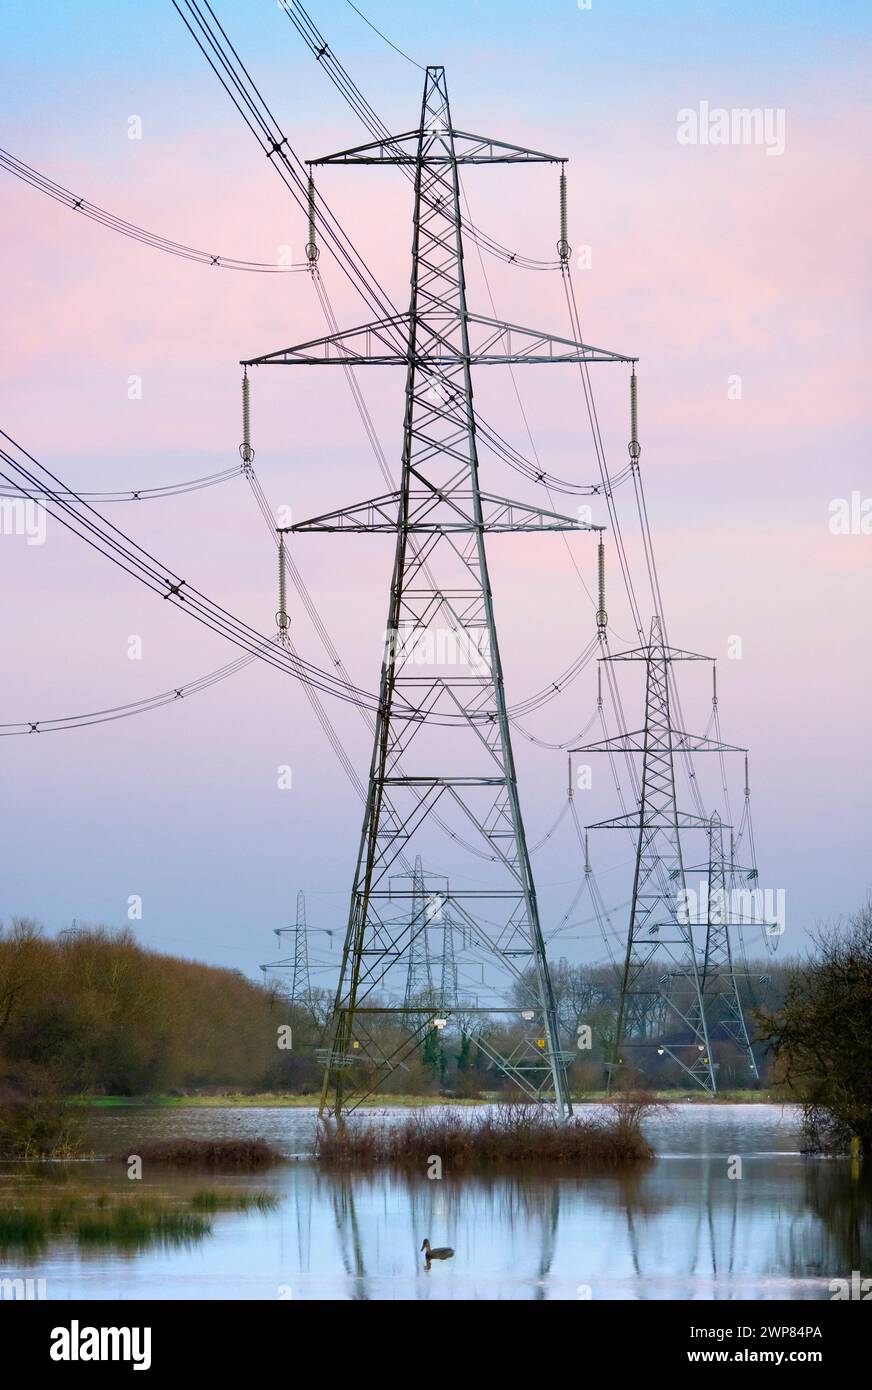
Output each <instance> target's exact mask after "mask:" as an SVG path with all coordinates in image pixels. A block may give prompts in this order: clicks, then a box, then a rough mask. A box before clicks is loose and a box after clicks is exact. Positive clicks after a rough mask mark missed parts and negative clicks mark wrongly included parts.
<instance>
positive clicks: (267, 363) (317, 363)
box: [241, 304, 707, 660]
mask: <svg viewBox="0 0 872 1390" xmlns="http://www.w3.org/2000/svg"><path fill="white" fill-rule="evenodd" d="M461 329H463V330H464V337H465V338H466V341H461V332H460V330H461ZM475 329H478V330H480V331H479V332H478V333H477V334H475V333H474V332H473V330H475ZM373 343H375V344H376V345H377V346H376V349H375V351H374V350H373ZM637 360H638V359H637V358H635V357H628V356H626V355H624V354H623V353H620V352H611V351H610V350H609V349H608V348H600V347H594V346H593V345H592V344H591V343H580V342H578V341H577V340H576V339H574V338H563V337H561V336H560V335H559V334H556V333H547V332H544V331H543V330H541V329H538V328H524V327H522V326H521V325H520V324H516V323H505V322H504V321H503V320H501V319H492V318H488V317H487V316H486V315H484V314H475V313H471V312H469V311H467V313H466V314H465V315H464V316H463V317H461V315H460V313H459V312H458V311H457V310H456V309H452V308H449V307H447V306H446V307H443V306H442V305H441V304H439V305H438V306H437V307H436V308H435V309H430V310H429V311H428V312H427V313H426V314H422V316H421V319H420V321H419V323H418V324H417V326H416V332H415V334H414V335H413V334H412V332H411V317H410V315H409V314H407V313H406V314H393V315H391V316H390V317H388V318H384V319H375V320H374V321H373V322H372V323H364V324H360V325H358V326H357V327H355V328H346V329H344V330H342V331H341V332H339V333H331V334H329V335H328V336H326V337H323V338H312V339H311V340H310V341H308V342H305V343H298V344H296V345H295V346H293V347H287V348H280V349H279V350H278V351H276V352H269V353H264V354H263V355H262V356H259V357H250V358H248V359H247V360H246V361H244V362H243V363H242V364H241V365H242V366H244V367H335V366H340V367H348V366H354V367H391V366H394V367H398V366H399V367H408V366H410V365H415V366H418V367H420V368H422V369H424V370H425V371H426V370H427V369H433V368H437V369H438V368H443V367H461V366H464V365H465V364H467V363H469V364H471V365H472V366H479V367H493V366H506V365H510V364H514V363H528V364H531V365H539V364H543V363H546V362H551V363H579V362H586V363H596V362H624V363H634V362H636V361H637ZM440 386H441V387H442V389H443V390H444V389H445V386H444V383H440V381H439V378H438V376H437V377H436V380H435V382H434V386H433V389H434V390H439V389H440ZM425 389H426V388H425ZM613 659H618V658H613ZM700 659H701V660H702V659H707V658H700Z"/></svg>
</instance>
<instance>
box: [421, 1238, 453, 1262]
mask: <svg viewBox="0 0 872 1390" xmlns="http://www.w3.org/2000/svg"><path fill="white" fill-rule="evenodd" d="M421 1249H422V1250H423V1251H424V1259H425V1260H426V1261H427V1263H428V1264H429V1263H430V1261H431V1260H450V1259H453V1257H454V1251H453V1250H452V1248H451V1246H450V1245H437V1246H436V1249H435V1250H433V1249H432V1248H431V1246H430V1242H429V1240H425V1241H424V1244H423V1245H422V1246H421Z"/></svg>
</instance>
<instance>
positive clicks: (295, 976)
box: [261, 889, 312, 1004]
mask: <svg viewBox="0 0 872 1390" xmlns="http://www.w3.org/2000/svg"><path fill="white" fill-rule="evenodd" d="M274 931H275V934H276V936H277V937H278V939H279V941H281V939H282V937H283V936H287V935H288V934H289V933H290V934H292V935H293V938H294V954H293V955H292V956H290V957H288V958H286V959H284V960H275V961H270V962H269V964H267V965H262V966H261V970H262V971H263V972H264V974H266V972H267V971H268V970H282V971H287V972H288V973H289V974H290V977H291V983H290V987H289V988H286V989H283V990H282V991H281V992H282V996H283V998H285V999H287V1000H288V1001H289V1002H290V1003H291V1004H296V1003H304V1004H308V1003H310V1002H311V999H312V982H311V979H310V976H309V928H308V924H307V922H306V895H305V893H304V892H303V891H302V889H301V890H300V892H299V893H298V894H297V920H296V922H295V924H294V926H292V927H275V928H274Z"/></svg>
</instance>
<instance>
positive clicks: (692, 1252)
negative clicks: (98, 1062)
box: [0, 1105, 872, 1301]
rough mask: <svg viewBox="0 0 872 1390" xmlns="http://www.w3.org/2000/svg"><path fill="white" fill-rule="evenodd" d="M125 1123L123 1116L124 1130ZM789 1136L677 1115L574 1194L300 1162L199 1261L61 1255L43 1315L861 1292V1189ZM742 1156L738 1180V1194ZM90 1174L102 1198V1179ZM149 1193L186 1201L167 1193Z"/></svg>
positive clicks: (173, 1187) (763, 1116)
mask: <svg viewBox="0 0 872 1390" xmlns="http://www.w3.org/2000/svg"><path fill="white" fill-rule="evenodd" d="M204 1116H207V1117H208V1118H205V1119H204V1118H203V1117H204ZM167 1118H168V1117H167V1115H166V1112H164V1116H163V1117H161V1116H155V1115H153V1114H152V1115H151V1116H148V1117H143V1119H142V1120H141V1121H140V1125H141V1126H142V1125H144V1126H145V1127H146V1128H148V1129H149V1131H150V1132H149V1133H147V1134H146V1133H143V1134H142V1137H143V1138H146V1137H149V1138H150V1137H153V1134H154V1133H156V1132H162V1133H163V1134H166V1133H167V1123H166V1122H167ZM192 1121H193V1122H194V1123H195V1124H196V1129H193V1125H192ZM136 1123H137V1122H136V1120H135V1118H134V1117H131V1116H130V1115H129V1112H128V1113H125V1115H124V1116H123V1119H122V1124H123V1126H124V1127H126V1128H128V1129H129V1128H130V1127H131V1126H133V1127H134V1128H135V1127H136ZM312 1123H313V1120H312V1117H311V1115H309V1114H304V1115H301V1114H300V1113H299V1112H293V1113H292V1112H287V1111H285V1112H282V1111H271V1112H252V1111H244V1112H231V1113H228V1112H220V1111H219V1112H215V1111H209V1112H205V1111H200V1112H198V1111H190V1112H187V1115H186V1116H184V1115H183V1116H182V1117H181V1118H180V1117H179V1115H178V1112H175V1113H173V1115H172V1120H171V1125H172V1126H174V1127H175V1132H176V1133H180V1132H187V1133H191V1132H192V1129H193V1132H199V1133H210V1134H212V1135H219V1134H228V1133H248V1134H249V1135H264V1136H265V1137H268V1138H270V1139H271V1140H272V1141H273V1142H279V1143H281V1144H282V1146H283V1147H284V1148H285V1151H286V1152H300V1151H301V1150H302V1149H304V1148H305V1147H307V1146H308V1138H307V1134H308V1135H310V1134H311V1126H312ZM307 1126H308V1130H307ZM98 1127H100V1128H101V1134H102V1139H103V1142H102V1143H98V1144H96V1145H95V1146H96V1147H97V1148H98V1150H99V1151H103V1152H106V1151H109V1150H110V1149H111V1148H114V1149H116V1150H117V1148H118V1142H117V1141H118V1137H119V1136H118V1135H117V1133H114V1132H112V1131H113V1125H112V1119H111V1116H110V1117H108V1118H107V1115H106V1112H103V1115H102V1116H101V1117H100V1120H99V1126H98ZM795 1130H796V1120H795V1118H794V1116H793V1115H792V1114H791V1113H790V1112H789V1111H782V1110H781V1109H780V1108H778V1107H772V1106H742V1107H726V1106H723V1107H717V1106H696V1105H694V1106H688V1107H685V1108H681V1109H678V1110H676V1112H675V1113H674V1114H673V1115H672V1116H671V1117H658V1118H657V1119H656V1122H655V1124H654V1126H652V1132H651V1137H652V1141H653V1142H654V1144H655V1147H656V1149H657V1152H658V1158H657V1159H656V1160H655V1161H654V1162H653V1163H651V1164H648V1165H644V1166H642V1167H640V1168H636V1169H632V1170H628V1171H626V1172H623V1173H620V1174H587V1175H584V1176H580V1177H579V1176H570V1175H567V1174H557V1175H554V1174H551V1173H549V1174H544V1173H530V1174H526V1175H514V1174H512V1175H507V1174H490V1175H488V1174H481V1175H478V1176H470V1175H466V1176H463V1177H462V1178H458V1179H456V1180H455V1179H453V1178H452V1176H451V1174H450V1173H446V1175H445V1177H444V1178H443V1179H442V1180H434V1181H430V1180H428V1179H427V1178H426V1176H425V1175H423V1174H422V1175H421V1176H420V1177H415V1176H407V1175H399V1174H392V1173H382V1172H380V1173H369V1174H342V1175H331V1174H328V1173H325V1172H323V1171H321V1170H319V1169H318V1168H317V1167H316V1166H315V1165H314V1164H311V1163H292V1164H290V1165H288V1167H287V1168H283V1169H280V1170H276V1171H274V1172H272V1173H270V1174H269V1175H268V1176H267V1177H264V1176H263V1175H261V1176H259V1177H258V1179H257V1182H256V1186H257V1187H258V1188H263V1187H264V1186H266V1187H268V1188H269V1190H270V1191H271V1192H272V1193H273V1195H274V1196H275V1197H276V1198H277V1205H276V1207H275V1209H274V1210H273V1211H271V1212H268V1213H265V1214H264V1213H256V1212H251V1213H239V1214H228V1215H225V1216H222V1217H221V1218H220V1219H219V1220H217V1221H216V1222H215V1225H214V1230H213V1233H212V1235H211V1236H209V1237H207V1238H206V1239H205V1240H204V1241H203V1242H201V1243H200V1244H199V1245H198V1246H197V1248H196V1249H185V1250H176V1249H163V1250H160V1251H145V1252H143V1253H142V1254H140V1255H137V1256H136V1258H135V1259H134V1260H130V1259H129V1258H128V1259H127V1260H121V1259H119V1258H116V1257H113V1256H112V1255H109V1254H107V1255H105V1256H92V1257H89V1259H88V1260H87V1262H85V1261H83V1260H82V1259H80V1258H78V1257H77V1256H76V1254H75V1252H73V1251H70V1250H68V1249H63V1248H53V1249H52V1250H51V1251H50V1253H49V1254H48V1255H47V1256H45V1257H44V1258H43V1259H42V1266H43V1267H40V1268H39V1269H38V1271H37V1272H38V1273H39V1274H41V1275H42V1274H46V1275H48V1276H49V1279H50V1293H49V1296H50V1297H117V1296H119V1294H121V1295H127V1296H130V1297H134V1296H135V1297H145V1298H148V1297H171V1298H172V1297H181V1298H209V1297H236V1298H240V1297H241V1298H276V1297H279V1296H280V1295H279V1293H278V1290H279V1289H280V1288H289V1289H290V1290H291V1296H292V1297H293V1298H294V1299H296V1300H299V1299H324V1298H339V1299H351V1300H360V1301H367V1300H380V1299H386V1298H391V1299H396V1298H400V1299H463V1300H473V1299H494V1298H511V1299H521V1300H526V1299H535V1300H544V1299H576V1298H587V1297H590V1298H592V1299H593V1300H596V1299H603V1298H606V1299H610V1298H621V1299H663V1298H680V1299H709V1298H717V1299H729V1298H829V1297H830V1290H829V1287H828V1286H829V1281H830V1280H832V1279H834V1278H849V1277H850V1274H851V1271H852V1270H860V1271H862V1272H863V1273H864V1274H865V1276H866V1277H869V1276H870V1275H872V1173H868V1172H867V1173H866V1174H865V1175H864V1174H863V1173H861V1174H860V1175H859V1176H855V1175H852V1171H851V1165H850V1162H849V1161H842V1160H836V1161H826V1160H814V1159H807V1158H802V1157H801V1156H800V1154H799V1153H798V1147H799V1145H798V1142H797V1139H796V1134H795ZM655 1131H656V1132H655ZM140 1132H141V1130H140ZM125 1137H129V1136H125ZM110 1138H112V1139H113V1142H112V1143H111V1144H110V1143H109V1142H108V1141H109V1139H110ZM736 1157H740V1158H741V1160H742V1162H741V1177H730V1176H729V1175H730V1172H731V1171H735V1170H736V1166H737V1165H736V1164H735V1159H736ZM91 1168H92V1169H93V1170H94V1171H93V1175H92V1176H91V1178H90V1180H91V1181H94V1182H95V1183H99V1184H101V1185H105V1184H106V1181H107V1174H106V1166H105V1165H103V1164H94V1165H91ZM114 1180H115V1181H116V1182H119V1183H122V1184H123V1183H124V1181H125V1180H124V1178H123V1176H120V1175H116V1176H115V1178H114ZM18 1181H27V1182H31V1183H32V1182H33V1181H34V1178H33V1177H32V1176H31V1177H27V1176H26V1175H21V1174H13V1173H12V1172H11V1170H10V1168H9V1166H8V1165H7V1166H5V1167H0V1200H2V1195H3V1191H8V1189H9V1186H10V1184H11V1183H13V1182H18ZM234 1185H239V1180H238V1178H235V1179H234ZM253 1185H254V1184H253ZM151 1187H152V1190H155V1191H157V1190H160V1191H163V1192H170V1193H174V1194H175V1195H176V1196H178V1197H180V1198H181V1197H182V1196H183V1188H182V1185H181V1184H180V1181H179V1180H178V1179H176V1178H174V1177H173V1176H172V1175H170V1176H167V1175H165V1174H164V1175H160V1176H159V1177H158V1176H156V1177H155V1178H154V1181H153V1183H152V1184H151ZM425 1236H426V1237H428V1238H429V1239H430V1240H431V1242H432V1243H433V1245H434V1246H437V1245H450V1246H453V1248H454V1250H455V1252H456V1254H455V1257H454V1259H453V1260H451V1261H448V1262H445V1263H443V1264H437V1263H434V1264H433V1267H432V1268H431V1269H427V1267H426V1265H425V1262H424V1259H423V1256H422V1255H421V1254H420V1246H421V1242H422V1240H423V1239H424V1237H425ZM5 1263H6V1261H0V1264H5ZM51 1289H53V1290H54V1291H53V1292H52V1291H51Z"/></svg>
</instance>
